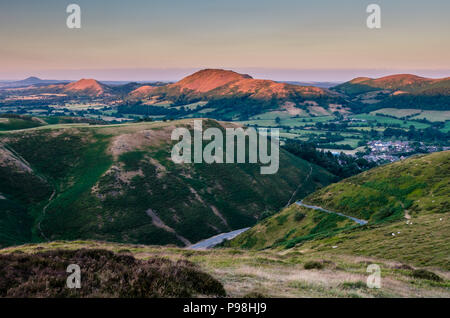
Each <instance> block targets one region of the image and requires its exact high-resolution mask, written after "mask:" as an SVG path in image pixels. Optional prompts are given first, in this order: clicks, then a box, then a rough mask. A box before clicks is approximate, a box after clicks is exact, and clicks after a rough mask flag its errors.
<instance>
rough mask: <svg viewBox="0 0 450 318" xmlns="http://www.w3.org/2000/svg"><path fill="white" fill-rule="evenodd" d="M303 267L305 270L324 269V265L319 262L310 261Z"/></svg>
mask: <svg viewBox="0 0 450 318" xmlns="http://www.w3.org/2000/svg"><path fill="white" fill-rule="evenodd" d="M303 267H304V268H305V269H322V268H323V264H322V263H321V262H318V261H309V262H306V263H305V265H303Z"/></svg>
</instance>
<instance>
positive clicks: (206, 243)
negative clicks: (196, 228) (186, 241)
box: [186, 227, 250, 250]
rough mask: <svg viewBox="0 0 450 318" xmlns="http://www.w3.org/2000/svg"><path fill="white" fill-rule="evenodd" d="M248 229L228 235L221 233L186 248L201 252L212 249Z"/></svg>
mask: <svg viewBox="0 0 450 318" xmlns="http://www.w3.org/2000/svg"><path fill="white" fill-rule="evenodd" d="M248 229H250V228H249V227H246V228H244V229H240V230H235V231H232V232H228V233H221V234H218V235H215V236H213V237H210V238H208V239H206V240H203V241H200V242H198V243H195V244H192V245H190V246H188V247H186V248H187V249H191V250H203V249H207V248H211V247H214V246H216V245H218V244H220V243H222V242H223V241H224V240H231V239H233V238H235V237H236V236H238V235H239V234H241V233H244V232H245V231H247V230H248Z"/></svg>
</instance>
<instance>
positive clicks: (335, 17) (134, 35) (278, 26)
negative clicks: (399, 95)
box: [0, 0, 450, 81]
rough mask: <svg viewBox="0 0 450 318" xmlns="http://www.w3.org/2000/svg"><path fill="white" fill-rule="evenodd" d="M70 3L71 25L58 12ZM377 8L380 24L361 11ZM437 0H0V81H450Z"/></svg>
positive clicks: (449, 47)
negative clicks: (216, 76) (222, 72)
mask: <svg viewBox="0 0 450 318" xmlns="http://www.w3.org/2000/svg"><path fill="white" fill-rule="evenodd" d="M71 3H76V4H78V5H79V6H80V7H81V29H69V28H67V26H66V19H67V16H68V15H69V14H68V13H66V7H67V6H68V5H69V4H71ZM371 3H376V4H379V5H380V7H381V23H382V26H381V29H369V28H367V26H366V19H367V16H368V15H369V14H368V13H366V7H367V6H368V5H369V4H371ZM449 12H450V1H448V0H427V1H423V0H369V1H366V0H314V1H313V0H310V1H306V0H220V1H219V0H189V1H187V0H127V1H123V0H70V1H65V0H40V1H35V0H0V79H23V78H25V77H28V76H39V77H41V78H47V79H70V80H75V79H79V78H96V79H99V80H136V81H143V80H178V79H180V78H181V77H183V76H185V75H188V74H190V73H192V72H193V71H196V70H199V69H203V68H224V69H231V70H235V71H239V72H244V73H249V74H250V75H252V76H254V77H256V78H270V79H274V80H286V81H287V80H289V81H344V80H349V79H351V78H353V77H357V76H370V77H378V76H383V75H388V74H393V73H414V74H418V75H422V76H429V77H447V76H450V36H449V35H450V17H449Z"/></svg>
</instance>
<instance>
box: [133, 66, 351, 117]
mask: <svg viewBox="0 0 450 318" xmlns="http://www.w3.org/2000/svg"><path fill="white" fill-rule="evenodd" d="M129 99H130V100H132V101H136V100H137V101H142V102H144V103H145V104H146V105H153V104H156V103H160V102H170V103H171V104H172V105H174V106H180V105H186V104H191V103H195V102H200V101H202V102H205V101H206V102H208V104H207V105H206V106H205V108H208V109H209V112H208V117H212V118H219V119H224V120H229V119H236V118H240V119H244V120H245V119H246V118H248V117H250V116H253V115H256V114H261V113H264V112H267V111H273V110H280V111H284V112H286V111H287V110H286V109H289V111H290V112H291V113H300V112H301V109H306V108H307V107H308V106H310V105H313V107H315V106H320V107H321V109H322V110H323V108H325V109H327V108H329V107H331V106H330V105H333V106H332V107H333V109H336V107H339V109H340V108H341V106H342V104H344V103H345V101H344V99H343V98H342V97H341V96H339V94H336V93H334V92H331V91H329V90H327V89H324V88H319V87H315V86H300V85H295V84H287V83H280V82H275V81H271V80H261V79H254V78H252V77H251V76H249V75H247V74H239V73H236V72H233V71H229V70H221V69H206V70H201V71H198V72H196V73H194V74H192V75H189V76H187V77H185V78H183V79H182V80H180V81H178V82H176V83H173V84H169V85H165V86H162V87H157V88H155V89H153V88H151V87H142V88H138V89H137V90H135V91H133V92H131V93H130V95H129ZM322 107H323V108H322ZM296 108H298V109H296Z"/></svg>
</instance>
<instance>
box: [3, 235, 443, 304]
mask: <svg viewBox="0 0 450 318" xmlns="http://www.w3.org/2000/svg"><path fill="white" fill-rule="evenodd" d="M81 248H88V249H106V250H110V251H113V252H116V253H122V254H131V255H133V256H134V257H136V258H137V259H143V260H147V259H148V260H150V259H153V258H163V259H170V260H172V261H178V260H185V259H187V260H189V261H190V262H192V263H194V264H196V265H198V266H199V268H200V269H201V270H202V271H204V272H206V273H208V274H210V275H212V276H213V277H215V278H216V279H218V280H219V281H220V282H221V283H222V284H223V285H224V287H225V290H226V293H227V296H229V297H243V296H246V295H251V294H254V295H255V294H262V295H264V296H266V297H450V283H449V281H448V279H449V278H450V273H449V272H448V271H445V270H439V269H435V268H431V269H432V270H433V271H434V273H436V274H437V275H439V277H441V278H442V279H443V280H442V281H440V282H436V281H431V280H427V279H423V278H415V277H413V268H414V267H415V266H411V265H408V264H405V263H403V262H397V261H387V260H383V259H379V258H370V257H364V256H352V255H349V254H345V253H341V254H339V253H336V252H334V253H333V252H330V251H321V250H313V249H310V250H309V251H300V249H299V248H293V249H289V250H285V249H283V250H282V249H280V250H275V249H270V250H264V251H254V250H251V251H247V250H245V251H244V250H240V249H231V248H226V249H215V250H206V251H193V250H187V249H182V248H176V247H160V246H146V245H129V244H128V245H126V244H117V243H107V242H97V241H72V242H64V241H59V242H51V243H41V244H27V245H22V246H16V247H10V248H6V249H2V250H0V254H10V253H32V254H34V253H41V252H45V251H52V250H55V249H64V250H78V249H81ZM311 263H320V266H309V265H310V264H311ZM369 264H378V265H379V266H380V268H381V277H382V281H381V282H382V286H381V288H380V289H370V288H368V287H367V286H366V280H367V277H368V275H369V274H368V273H367V272H366V269H367V266H368V265H369ZM305 265H306V266H305ZM305 267H306V268H310V267H314V268H313V269H305ZM319 268H321V269H319ZM428 269H430V268H428ZM82 271H83V269H82Z"/></svg>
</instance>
